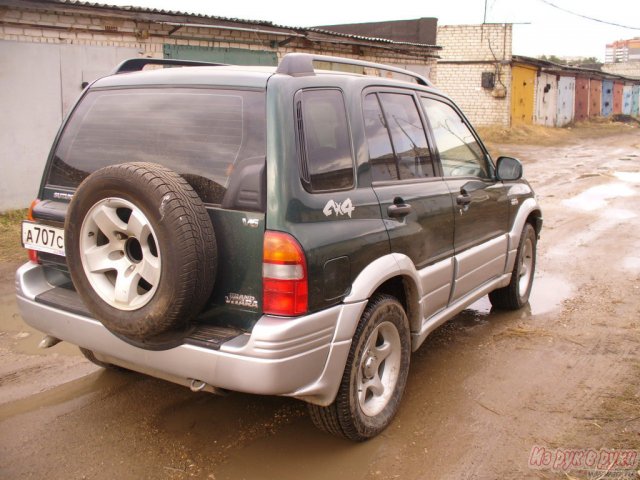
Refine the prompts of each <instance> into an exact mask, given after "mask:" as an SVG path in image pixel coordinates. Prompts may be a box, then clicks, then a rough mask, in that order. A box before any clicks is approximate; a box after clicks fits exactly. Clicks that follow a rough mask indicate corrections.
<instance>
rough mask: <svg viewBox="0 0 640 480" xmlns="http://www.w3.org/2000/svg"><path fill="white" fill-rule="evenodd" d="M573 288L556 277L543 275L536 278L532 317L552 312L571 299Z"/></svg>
mask: <svg viewBox="0 0 640 480" xmlns="http://www.w3.org/2000/svg"><path fill="white" fill-rule="evenodd" d="M572 293H573V286H572V285H571V284H570V283H569V282H567V280H566V279H565V278H563V277H560V276H556V275H541V276H539V277H535V279H534V281H533V289H532V290H531V297H529V306H530V307H531V314H532V315H541V314H543V313H548V312H551V311H553V310H555V309H557V308H558V307H560V304H561V303H562V302H563V301H564V300H566V299H567V298H569V297H571V294H572Z"/></svg>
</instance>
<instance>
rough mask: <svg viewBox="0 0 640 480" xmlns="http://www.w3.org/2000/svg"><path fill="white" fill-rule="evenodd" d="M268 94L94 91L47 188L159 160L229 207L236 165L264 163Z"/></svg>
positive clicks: (64, 142)
mask: <svg viewBox="0 0 640 480" xmlns="http://www.w3.org/2000/svg"><path fill="white" fill-rule="evenodd" d="M264 97H265V95H264V92H251V91H235V90H205V89H176V88H172V89H124V90H106V91H95V92H90V93H89V94H88V95H87V96H86V97H85V98H84V100H83V101H82V103H81V104H80V105H79V106H78V108H77V109H76V111H75V112H74V113H73V116H72V118H71V119H70V121H69V122H68V124H67V126H66V127H65V130H64V132H63V134H62V137H61V139H60V141H59V143H58V146H57V148H56V151H55V154H54V158H53V163H52V166H51V169H50V172H49V178H48V183H49V184H51V185H57V186H62V187H76V186H77V185H78V184H79V183H80V182H81V181H82V180H83V179H84V178H85V177H87V176H88V175H89V174H91V173H92V172H94V171H96V170H98V169H100V168H102V167H104V166H107V165H113V164H119V163H126V162H153V163H159V164H162V165H165V166H167V167H168V168H171V169H172V170H174V171H176V172H177V173H179V174H181V175H183V176H184V177H185V179H186V180H187V181H188V182H189V183H190V184H191V185H192V187H193V188H194V189H195V190H196V191H197V192H198V194H199V195H200V198H202V200H203V201H204V202H207V203H214V204H219V203H222V200H223V198H224V194H225V192H226V190H227V187H228V186H229V179H230V176H231V174H232V172H233V170H234V166H235V165H237V164H239V163H243V164H245V163H247V162H250V161H251V159H255V161H256V162H264V157H265V151H266V146H265V145H266V140H265V100H264Z"/></svg>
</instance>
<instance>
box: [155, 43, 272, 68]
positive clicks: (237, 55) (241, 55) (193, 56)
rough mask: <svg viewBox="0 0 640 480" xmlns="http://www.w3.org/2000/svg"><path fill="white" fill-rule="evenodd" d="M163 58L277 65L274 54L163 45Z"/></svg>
mask: <svg viewBox="0 0 640 480" xmlns="http://www.w3.org/2000/svg"><path fill="white" fill-rule="evenodd" d="M163 50H164V58H179V59H181V60H198V61H201V62H216V63H229V64H232V65H278V56H277V54H276V52H269V51H266V50H245V49H243V48H214V47H211V48H209V47H192V46H187V45H164V49H163Z"/></svg>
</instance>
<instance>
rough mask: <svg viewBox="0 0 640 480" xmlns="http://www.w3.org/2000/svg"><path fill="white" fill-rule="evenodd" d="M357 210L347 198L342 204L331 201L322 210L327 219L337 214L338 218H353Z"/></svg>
mask: <svg viewBox="0 0 640 480" xmlns="http://www.w3.org/2000/svg"><path fill="white" fill-rule="evenodd" d="M355 209H356V207H354V206H353V204H352V203H351V199H350V198H347V199H346V200H345V201H344V202H342V203H338V202H336V201H334V200H329V201H328V202H327V204H326V205H325V206H324V208H323V209H322V213H324V214H325V215H326V216H327V217H329V216H331V215H332V214H334V213H335V214H336V216H339V215H349V218H351V213H352V212H353V211H354V210H355Z"/></svg>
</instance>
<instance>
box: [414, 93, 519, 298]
mask: <svg viewBox="0 0 640 480" xmlns="http://www.w3.org/2000/svg"><path fill="white" fill-rule="evenodd" d="M420 99H421V103H422V105H423V107H424V110H425V114H426V117H427V119H428V122H429V124H430V126H431V131H432V134H433V139H434V143H435V146H436V149H437V154H438V160H439V163H440V168H441V169H442V174H443V177H444V181H445V183H446V184H447V186H448V189H449V192H450V196H451V199H452V203H453V205H454V209H455V215H454V217H455V221H454V222H455V225H454V230H455V233H454V249H455V255H456V275H455V283H454V291H453V294H452V296H451V301H452V302H453V301H456V300H458V299H460V298H461V297H463V296H464V295H466V294H467V293H469V292H470V291H472V290H474V289H476V288H477V287H479V286H481V285H482V284H483V283H485V282H487V281H489V280H491V279H493V278H495V277H496V276H498V275H500V274H502V273H504V269H505V265H506V254H507V236H506V232H507V227H508V219H509V203H508V198H507V193H506V188H505V186H504V185H503V184H502V182H500V181H498V180H497V179H496V177H495V173H494V168H493V165H492V163H491V161H490V159H489V155H488V153H487V152H486V150H485V149H484V147H483V146H482V144H481V143H480V142H479V140H478V139H477V137H476V136H475V134H474V133H473V130H472V129H471V128H470V126H469V125H468V124H467V122H466V121H465V119H464V117H463V116H462V115H461V114H460V112H459V111H458V110H457V108H455V107H454V106H453V104H451V103H449V102H447V101H445V100H444V99H442V98H440V97H436V96H427V95H423V96H421V97H420Z"/></svg>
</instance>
